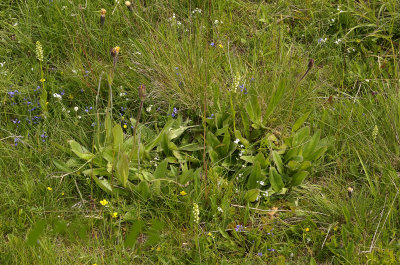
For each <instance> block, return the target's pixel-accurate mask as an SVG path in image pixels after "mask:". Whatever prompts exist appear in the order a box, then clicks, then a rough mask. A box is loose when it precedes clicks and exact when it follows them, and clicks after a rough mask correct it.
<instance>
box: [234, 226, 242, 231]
mask: <svg viewBox="0 0 400 265" xmlns="http://www.w3.org/2000/svg"><path fill="white" fill-rule="evenodd" d="M235 231H236V232H241V231H243V225H236V228H235Z"/></svg>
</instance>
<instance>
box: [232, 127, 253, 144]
mask: <svg viewBox="0 0 400 265" xmlns="http://www.w3.org/2000/svg"><path fill="white" fill-rule="evenodd" d="M235 137H236V139H239V141H240V143H242V144H243V145H244V146H245V147H248V146H249V145H250V143H249V141H247V140H246V139H245V138H244V137H243V136H242V134H241V133H240V131H239V130H235Z"/></svg>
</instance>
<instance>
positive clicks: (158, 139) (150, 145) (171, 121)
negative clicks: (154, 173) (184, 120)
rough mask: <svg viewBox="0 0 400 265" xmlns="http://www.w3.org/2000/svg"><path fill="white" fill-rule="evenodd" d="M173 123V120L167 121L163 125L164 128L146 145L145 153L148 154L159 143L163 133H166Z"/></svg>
mask: <svg viewBox="0 0 400 265" xmlns="http://www.w3.org/2000/svg"><path fill="white" fill-rule="evenodd" d="M173 123H174V120H169V121H168V122H167V123H166V124H165V126H164V128H163V129H162V130H161V132H160V133H159V134H158V136H157V137H156V138H155V139H154V140H153V141H151V142H150V143H148V144H147V145H146V152H147V153H149V152H150V151H151V150H152V149H153V148H154V147H155V146H156V145H157V144H158V143H159V142H160V141H161V139H162V137H163V135H164V133H165V132H167V131H168V130H169V129H170V128H171V126H172V125H173Z"/></svg>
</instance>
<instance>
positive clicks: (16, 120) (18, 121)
mask: <svg viewBox="0 0 400 265" xmlns="http://www.w3.org/2000/svg"><path fill="white" fill-rule="evenodd" d="M11 121H12V122H13V123H14V124H19V123H21V121H20V120H18V119H14V120H11Z"/></svg>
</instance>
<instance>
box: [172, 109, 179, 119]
mask: <svg viewBox="0 0 400 265" xmlns="http://www.w3.org/2000/svg"><path fill="white" fill-rule="evenodd" d="M176 115H178V109H177V108H174V109H173V111H172V114H171V116H172V118H175V117H176Z"/></svg>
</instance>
